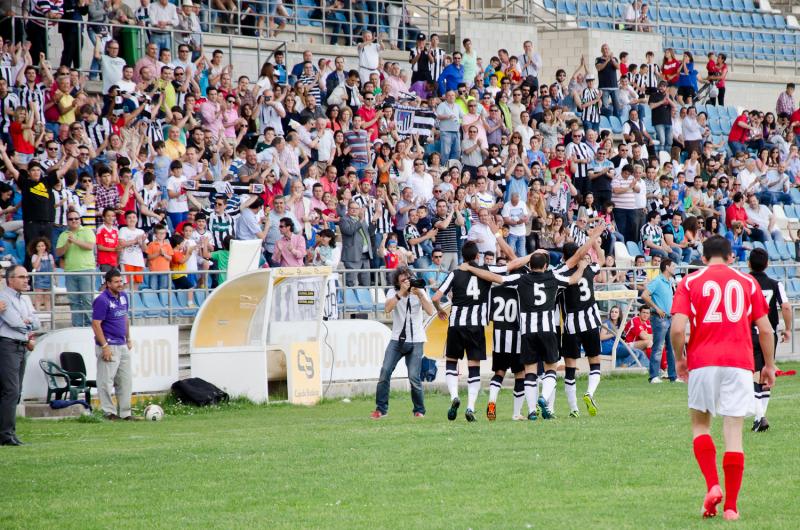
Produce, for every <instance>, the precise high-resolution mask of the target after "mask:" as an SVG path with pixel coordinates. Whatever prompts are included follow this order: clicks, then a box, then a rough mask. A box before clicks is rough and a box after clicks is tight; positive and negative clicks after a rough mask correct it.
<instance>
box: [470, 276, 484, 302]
mask: <svg viewBox="0 0 800 530" xmlns="http://www.w3.org/2000/svg"><path fill="white" fill-rule="evenodd" d="M467 295H468V296H471V297H472V299H473V300H477V299H478V298H480V297H481V290H480V289H478V277H477V276H473V277H472V278H470V279H469V283H468V284H467Z"/></svg>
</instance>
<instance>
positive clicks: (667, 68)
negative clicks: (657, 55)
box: [661, 57, 681, 85]
mask: <svg viewBox="0 0 800 530" xmlns="http://www.w3.org/2000/svg"><path fill="white" fill-rule="evenodd" d="M680 68H681V62H680V61H679V60H678V59H675V58H674V57H673V58H672V59H671V60H669V61H665V62H664V64H663V65H662V66H661V74H662V75H663V76H664V79H666V81H667V83H669V84H670V85H675V84H676V83H677V82H678V74H679V70H680Z"/></svg>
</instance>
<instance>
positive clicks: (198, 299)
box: [194, 289, 208, 308]
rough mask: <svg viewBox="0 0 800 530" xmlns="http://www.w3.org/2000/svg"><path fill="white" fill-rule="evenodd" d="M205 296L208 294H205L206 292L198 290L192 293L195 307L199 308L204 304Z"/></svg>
mask: <svg viewBox="0 0 800 530" xmlns="http://www.w3.org/2000/svg"><path fill="white" fill-rule="evenodd" d="M207 296H208V293H206V291H203V290H202V289H198V290H197V291H195V292H194V303H195V305H196V306H197V307H198V308H199V307H200V306H201V305H203V304H204V303H205V301H206V297H207Z"/></svg>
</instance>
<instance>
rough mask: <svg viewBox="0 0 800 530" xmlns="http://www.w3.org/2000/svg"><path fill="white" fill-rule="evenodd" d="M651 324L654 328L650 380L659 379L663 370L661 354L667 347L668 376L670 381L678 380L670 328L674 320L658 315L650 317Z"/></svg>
mask: <svg viewBox="0 0 800 530" xmlns="http://www.w3.org/2000/svg"><path fill="white" fill-rule="evenodd" d="M650 324H651V325H652V326H653V349H652V350H651V353H650V379H652V378H654V377H658V374H659V370H660V368H661V352H662V350H663V349H664V346H665V345H666V347H667V375H668V376H669V379H670V381H674V380H675V379H677V377H678V375H677V372H676V371H675V354H674V353H673V352H672V341H670V340H669V328H670V326H671V325H672V318H671V317H670V316H669V315H667V316H665V317H664V318H661V317H660V316H658V315H657V314H654V315H653V316H652V317H650Z"/></svg>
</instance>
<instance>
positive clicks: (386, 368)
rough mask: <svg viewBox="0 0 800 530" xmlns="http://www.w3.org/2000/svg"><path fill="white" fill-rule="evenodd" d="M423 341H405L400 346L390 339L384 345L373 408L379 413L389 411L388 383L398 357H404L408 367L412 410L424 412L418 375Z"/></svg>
mask: <svg viewBox="0 0 800 530" xmlns="http://www.w3.org/2000/svg"><path fill="white" fill-rule="evenodd" d="M423 345H424V343H423V342H406V343H404V344H403V345H402V346H401V345H400V342H399V341H396V340H390V341H389V345H388V346H386V353H385V354H384V357H383V366H382V367H381V375H380V379H378V388H377V390H376V391H375V408H376V409H378V410H379V411H380V412H381V413H383V414H386V413H387V412H388V411H389V384H390V382H391V380H392V372H394V368H395V366H397V363H398V362H400V359H401V358H403V357H405V358H406V368H407V369H408V382H409V383H410V384H411V402H412V403H413V404H414V410H413V412H415V413H416V412H421V413H422V414H425V401H424V394H423V393H422V382H421V381H420V378H419V375H420V370H421V369H422V346H423Z"/></svg>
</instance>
